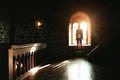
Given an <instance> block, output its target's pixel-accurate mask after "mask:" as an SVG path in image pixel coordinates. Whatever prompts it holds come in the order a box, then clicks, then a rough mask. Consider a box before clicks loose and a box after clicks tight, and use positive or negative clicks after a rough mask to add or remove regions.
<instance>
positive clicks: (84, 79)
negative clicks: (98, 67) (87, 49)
mask: <svg viewBox="0 0 120 80" xmlns="http://www.w3.org/2000/svg"><path fill="white" fill-rule="evenodd" d="M92 68H93V67H92V64H91V63H89V62H88V61H87V60H85V59H82V58H80V59H75V60H65V61H62V62H58V63H54V64H49V65H47V66H46V65H45V67H44V66H43V67H42V68H39V69H37V71H35V72H36V73H34V75H29V76H28V77H26V78H25V79H23V80H94V77H93V75H94V72H93V69H92ZM35 70H36V69H35Z"/></svg>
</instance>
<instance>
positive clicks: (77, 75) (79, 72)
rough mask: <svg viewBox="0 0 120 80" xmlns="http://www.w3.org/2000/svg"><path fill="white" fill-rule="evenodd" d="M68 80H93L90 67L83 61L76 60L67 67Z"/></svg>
mask: <svg viewBox="0 0 120 80" xmlns="http://www.w3.org/2000/svg"><path fill="white" fill-rule="evenodd" d="M67 72H68V80H93V77H92V73H93V72H92V67H91V65H90V63H88V62H87V61H85V60H77V61H75V62H72V63H71V64H69V65H68V68H67Z"/></svg>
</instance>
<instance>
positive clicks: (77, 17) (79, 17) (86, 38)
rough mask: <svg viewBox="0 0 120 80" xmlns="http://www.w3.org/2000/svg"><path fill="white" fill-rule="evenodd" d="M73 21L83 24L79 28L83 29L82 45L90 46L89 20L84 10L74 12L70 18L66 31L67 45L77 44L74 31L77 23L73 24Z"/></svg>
mask: <svg viewBox="0 0 120 80" xmlns="http://www.w3.org/2000/svg"><path fill="white" fill-rule="evenodd" d="M74 23H77V24H82V25H83V27H81V29H82V30H83V39H82V45H83V46H91V22H90V18H89V16H88V15H87V14H86V13H84V12H76V13H75V14H73V15H72V16H71V18H70V22H69V31H68V32H69V33H68V35H69V46H76V45H77V42H76V36H75V33H76V29H77V28H78V25H74ZM85 24H86V25H85Z"/></svg>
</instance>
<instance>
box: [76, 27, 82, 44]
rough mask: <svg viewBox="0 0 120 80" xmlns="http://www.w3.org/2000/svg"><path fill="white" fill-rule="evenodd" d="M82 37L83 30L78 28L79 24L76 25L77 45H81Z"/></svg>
mask: <svg viewBox="0 0 120 80" xmlns="http://www.w3.org/2000/svg"><path fill="white" fill-rule="evenodd" d="M82 39H83V31H82V29H80V25H78V29H76V40H77V46H82Z"/></svg>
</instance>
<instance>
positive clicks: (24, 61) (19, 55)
mask: <svg viewBox="0 0 120 80" xmlns="http://www.w3.org/2000/svg"><path fill="white" fill-rule="evenodd" d="M46 47H47V44H46V43H34V44H24V45H12V46H11V48H10V49H9V52H8V69H9V80H16V79H17V78H19V77H20V76H21V75H23V74H25V73H26V72H27V71H28V70H30V69H31V68H33V67H35V66H37V64H36V57H35V56H36V54H38V52H39V51H40V50H42V49H45V48H46Z"/></svg>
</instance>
